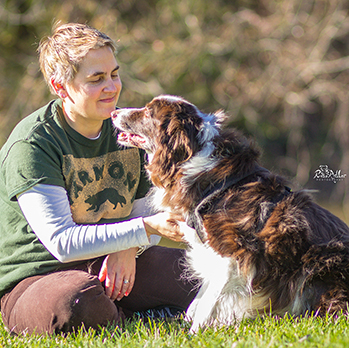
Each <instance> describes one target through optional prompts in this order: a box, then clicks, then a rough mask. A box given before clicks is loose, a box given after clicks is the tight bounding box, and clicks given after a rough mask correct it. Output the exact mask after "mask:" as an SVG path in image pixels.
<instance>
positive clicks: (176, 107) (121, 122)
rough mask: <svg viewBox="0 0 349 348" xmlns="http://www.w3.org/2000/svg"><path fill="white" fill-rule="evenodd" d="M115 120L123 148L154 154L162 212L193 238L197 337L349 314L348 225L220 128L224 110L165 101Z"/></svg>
mask: <svg viewBox="0 0 349 348" xmlns="http://www.w3.org/2000/svg"><path fill="white" fill-rule="evenodd" d="M112 119H113V122H114V125H115V127H116V128H118V129H119V130H120V132H119V134H118V141H119V143H120V144H123V145H126V146H135V147H140V148H143V149H144V150H146V152H147V153H148V155H149V165H148V167H147V170H148V171H149V176H150V178H151V180H152V182H153V183H154V186H155V189H154V203H155V204H156V205H157V207H158V208H159V209H162V210H171V211H173V212H175V213H179V214H182V216H183V217H185V219H186V220H187V223H188V224H189V225H190V226H191V227H194V228H195V230H196V232H197V234H194V235H192V234H190V233H189V232H191V231H192V229H188V235H186V239H187V240H188V242H189V244H190V247H189V250H188V252H187V263H188V267H189V269H190V272H188V274H190V275H191V276H192V277H197V278H198V279H200V280H201V288H200V291H199V293H198V295H197V297H196V298H195V299H194V301H193V303H192V304H191V305H190V307H189V309H188V316H190V317H191V318H192V320H193V325H192V330H193V331H195V330H197V329H198V328H199V327H200V326H206V325H220V324H231V323H234V322H235V321H236V320H240V319H242V318H255V317H256V316H259V315H264V314H265V313H271V314H277V315H281V316H282V315H284V314H285V313H286V312H287V313H290V314H291V315H305V314H307V313H311V312H314V313H315V314H316V315H324V314H325V313H330V314H331V313H335V312H338V311H342V310H343V311H347V306H348V300H349V229H348V227H347V225H346V224H345V223H344V222H342V221H341V220H340V219H339V218H337V217H336V216H334V215H332V214H331V213H330V212H329V211H327V210H325V209H323V208H321V207H320V206H319V205H317V204H315V203H314V202H313V200H312V198H311V196H310V195H309V194H308V193H307V192H306V191H302V190H301V191H297V192H293V191H292V190H291V189H290V188H289V187H288V184H287V182H286V180H285V179H284V178H282V177H280V176H278V175H275V174H273V173H271V172H269V171H268V170H266V169H265V168H263V167H261V166H260V164H259V163H258V159H259V155H260V152H259V149H258V148H257V146H256V145H255V144H254V143H253V142H252V141H251V140H248V139H247V138H246V137H245V136H243V135H242V134H241V133H240V132H239V131H237V130H235V129H223V127H222V125H221V124H222V122H223V120H224V119H225V115H224V114H223V112H217V113H215V114H205V113H202V112H201V111H200V110H199V109H198V108H197V107H196V106H194V105H193V104H191V103H189V102H188V101H186V100H184V99H182V98H180V97H174V96H166V95H163V96H159V97H157V98H154V99H153V100H152V101H151V102H150V103H148V104H147V105H146V106H145V107H144V108H140V109H120V110H117V111H115V113H114V115H113V117H112Z"/></svg>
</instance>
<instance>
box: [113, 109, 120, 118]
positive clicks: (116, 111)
mask: <svg viewBox="0 0 349 348" xmlns="http://www.w3.org/2000/svg"><path fill="white" fill-rule="evenodd" d="M118 112H119V110H115V111H112V112H111V118H112V120H114V119H116V117H117V116H118Z"/></svg>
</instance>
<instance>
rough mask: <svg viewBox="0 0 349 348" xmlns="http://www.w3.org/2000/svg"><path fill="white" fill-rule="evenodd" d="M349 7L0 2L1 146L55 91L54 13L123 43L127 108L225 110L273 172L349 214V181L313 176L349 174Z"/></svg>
mask: <svg viewBox="0 0 349 348" xmlns="http://www.w3.org/2000/svg"><path fill="white" fill-rule="evenodd" d="M348 10H349V2H348V1H347V0H343V1H341V0H303V1H302V0H275V1H274V0H235V1H230V0H214V1H212V0H178V1H173V0H157V1H156V0H120V1H119V0H84V1H80V0H67V1H66V0H61V1H51V0H32V1H31V0H7V1H6V0H0V146H1V145H2V144H3V143H4V142H5V141H6V138H7V136H8V134H9V133H10V131H11V129H12V128H13V127H14V125H15V124H16V123H17V122H18V121H19V120H20V119H21V118H23V117H25V116H26V115H27V114H29V113H31V112H32V111H34V110H35V109H36V108H38V107H39V106H41V105H43V104H45V103H46V102H47V101H48V100H50V99H52V98H53V96H52V95H50V94H49V92H48V89H47V87H46V86H45V84H44V82H43V79H42V76H41V74H40V72H39V68H38V62H37V55H36V48H37V45H38V42H39V40H40V38H41V37H43V36H45V35H48V34H50V29H51V26H52V24H53V23H54V22H55V21H57V20H60V21H62V22H63V23H65V22H70V21H73V22H83V23H88V24H90V25H92V26H94V27H96V28H98V29H100V30H102V31H104V32H106V33H107V34H109V35H110V36H111V37H112V38H114V39H115V40H116V41H118V45H119V53H118V57H117V59H118V62H119V64H120V65H121V72H120V74H121V78H122V81H123V85H124V88H123V92H122V94H121V98H120V101H119V106H127V107H130V106H141V105H144V104H145V103H146V102H148V101H149V100H150V99H152V98H153V97H154V96H156V95H158V94H161V93H166V94H176V95H181V96H183V97H185V98H186V99H188V100H190V101H191V102H193V103H194V104H196V105H197V106H198V107H199V108H200V109H202V110H203V111H206V112H212V111H215V110H216V109H224V110H225V111H226V112H227V114H228V115H229V125H231V126H235V127H239V128H242V129H243V130H245V132H246V133H247V134H250V135H253V136H254V137H256V139H257V141H258V142H259V144H260V145H261V147H262V148H263V150H264V155H263V163H264V164H265V165H266V166H267V167H268V168H269V169H273V170H275V171H277V172H280V173H282V174H284V175H286V176H287V177H289V178H290V179H291V180H292V181H293V183H294V185H295V186H296V187H297V186H301V187H305V188H309V189H318V190H319V192H318V193H317V194H316V199H317V200H320V201H322V202H323V203H325V204H328V205H329V204H331V205H332V206H334V205H336V206H337V205H338V206H341V207H342V208H343V213H344V214H345V213H346V212H348V213H349V177H346V178H345V179H344V180H342V181H339V182H337V183H335V184H334V183H333V182H327V181H317V180H315V179H314V172H315V170H317V169H318V168H319V166H320V165H323V164H326V165H328V166H329V168H331V169H333V170H334V171H337V170H341V174H349V121H348V111H349V70H348V68H349V17H348ZM348 215H349V214H348ZM347 219H348V217H347Z"/></svg>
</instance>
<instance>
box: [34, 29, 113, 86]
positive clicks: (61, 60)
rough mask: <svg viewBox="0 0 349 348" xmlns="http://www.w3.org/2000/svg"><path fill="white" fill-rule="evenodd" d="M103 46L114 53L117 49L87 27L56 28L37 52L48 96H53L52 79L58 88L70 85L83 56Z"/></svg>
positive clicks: (95, 31) (106, 37)
mask: <svg viewBox="0 0 349 348" xmlns="http://www.w3.org/2000/svg"><path fill="white" fill-rule="evenodd" d="M104 46H108V47H110V48H111V49H112V51H113V52H114V53H115V52H116V45H115V43H114V41H113V40H112V39H111V38H110V37H109V36H107V35H106V34H104V33H101V32H100V31H99V30H97V29H94V28H92V27H90V26H88V25H86V24H78V23H68V24H63V25H59V26H55V27H54V28H53V33H52V35H51V36H48V37H45V38H43V39H42V40H41V42H40V45H39V48H38V52H39V55H40V56H39V61H40V69H41V72H42V73H43V75H44V78H45V81H46V83H47V84H48V85H49V87H50V89H51V92H53V93H55V91H54V90H53V88H52V86H51V80H52V79H54V80H55V82H57V83H61V84H64V83H66V82H69V81H71V80H72V79H73V78H74V77H75V75H76V73H77V72H78V70H79V65H80V63H81V61H82V59H83V58H84V57H85V56H86V54H87V53H88V52H89V51H90V50H92V49H97V48H100V47H104Z"/></svg>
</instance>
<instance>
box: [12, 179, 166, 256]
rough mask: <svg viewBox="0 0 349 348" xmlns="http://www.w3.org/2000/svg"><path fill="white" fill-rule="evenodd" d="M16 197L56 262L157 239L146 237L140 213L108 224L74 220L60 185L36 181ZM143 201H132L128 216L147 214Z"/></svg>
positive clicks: (106, 252) (102, 253) (111, 251)
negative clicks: (76, 221) (77, 222)
mask: <svg viewBox="0 0 349 348" xmlns="http://www.w3.org/2000/svg"><path fill="white" fill-rule="evenodd" d="M17 198H18V203H19V206H20V208H21V210H22V212H23V214H24V216H25V218H26V219H27V221H28V223H29V225H30V227H31V228H32V229H33V231H34V233H35V234H36V235H37V237H38V238H39V239H40V241H41V243H42V244H43V245H44V246H45V247H46V248H47V250H48V251H49V252H50V253H51V254H52V255H53V256H54V257H55V258H57V259H58V260H59V261H60V262H71V261H77V260H84V259H90V258H94V257H98V256H102V255H107V254H110V253H114V252H116V251H120V250H126V249H129V248H132V247H138V246H140V245H151V244H157V243H158V242H159V240H160V237H158V236H151V240H150V241H149V238H148V236H147V232H146V230H145V227H144V223H143V220H142V217H135V218H132V219H131V220H127V221H122V222H118V223H111V224H101V225H78V224H76V223H75V222H74V221H73V219H72V216H71V211H70V205H69V201H68V197H67V194H66V191H65V189H64V188H63V187H60V186H54V185H44V184H37V185H35V186H33V187H32V188H30V189H29V190H27V191H25V192H23V193H21V194H20V195H18V197H17ZM145 201H146V198H143V199H141V200H136V201H135V204H134V209H133V212H132V213H131V216H136V215H138V216H142V215H148V214H149V211H147V209H146V204H145V203H146V202H145Z"/></svg>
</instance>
